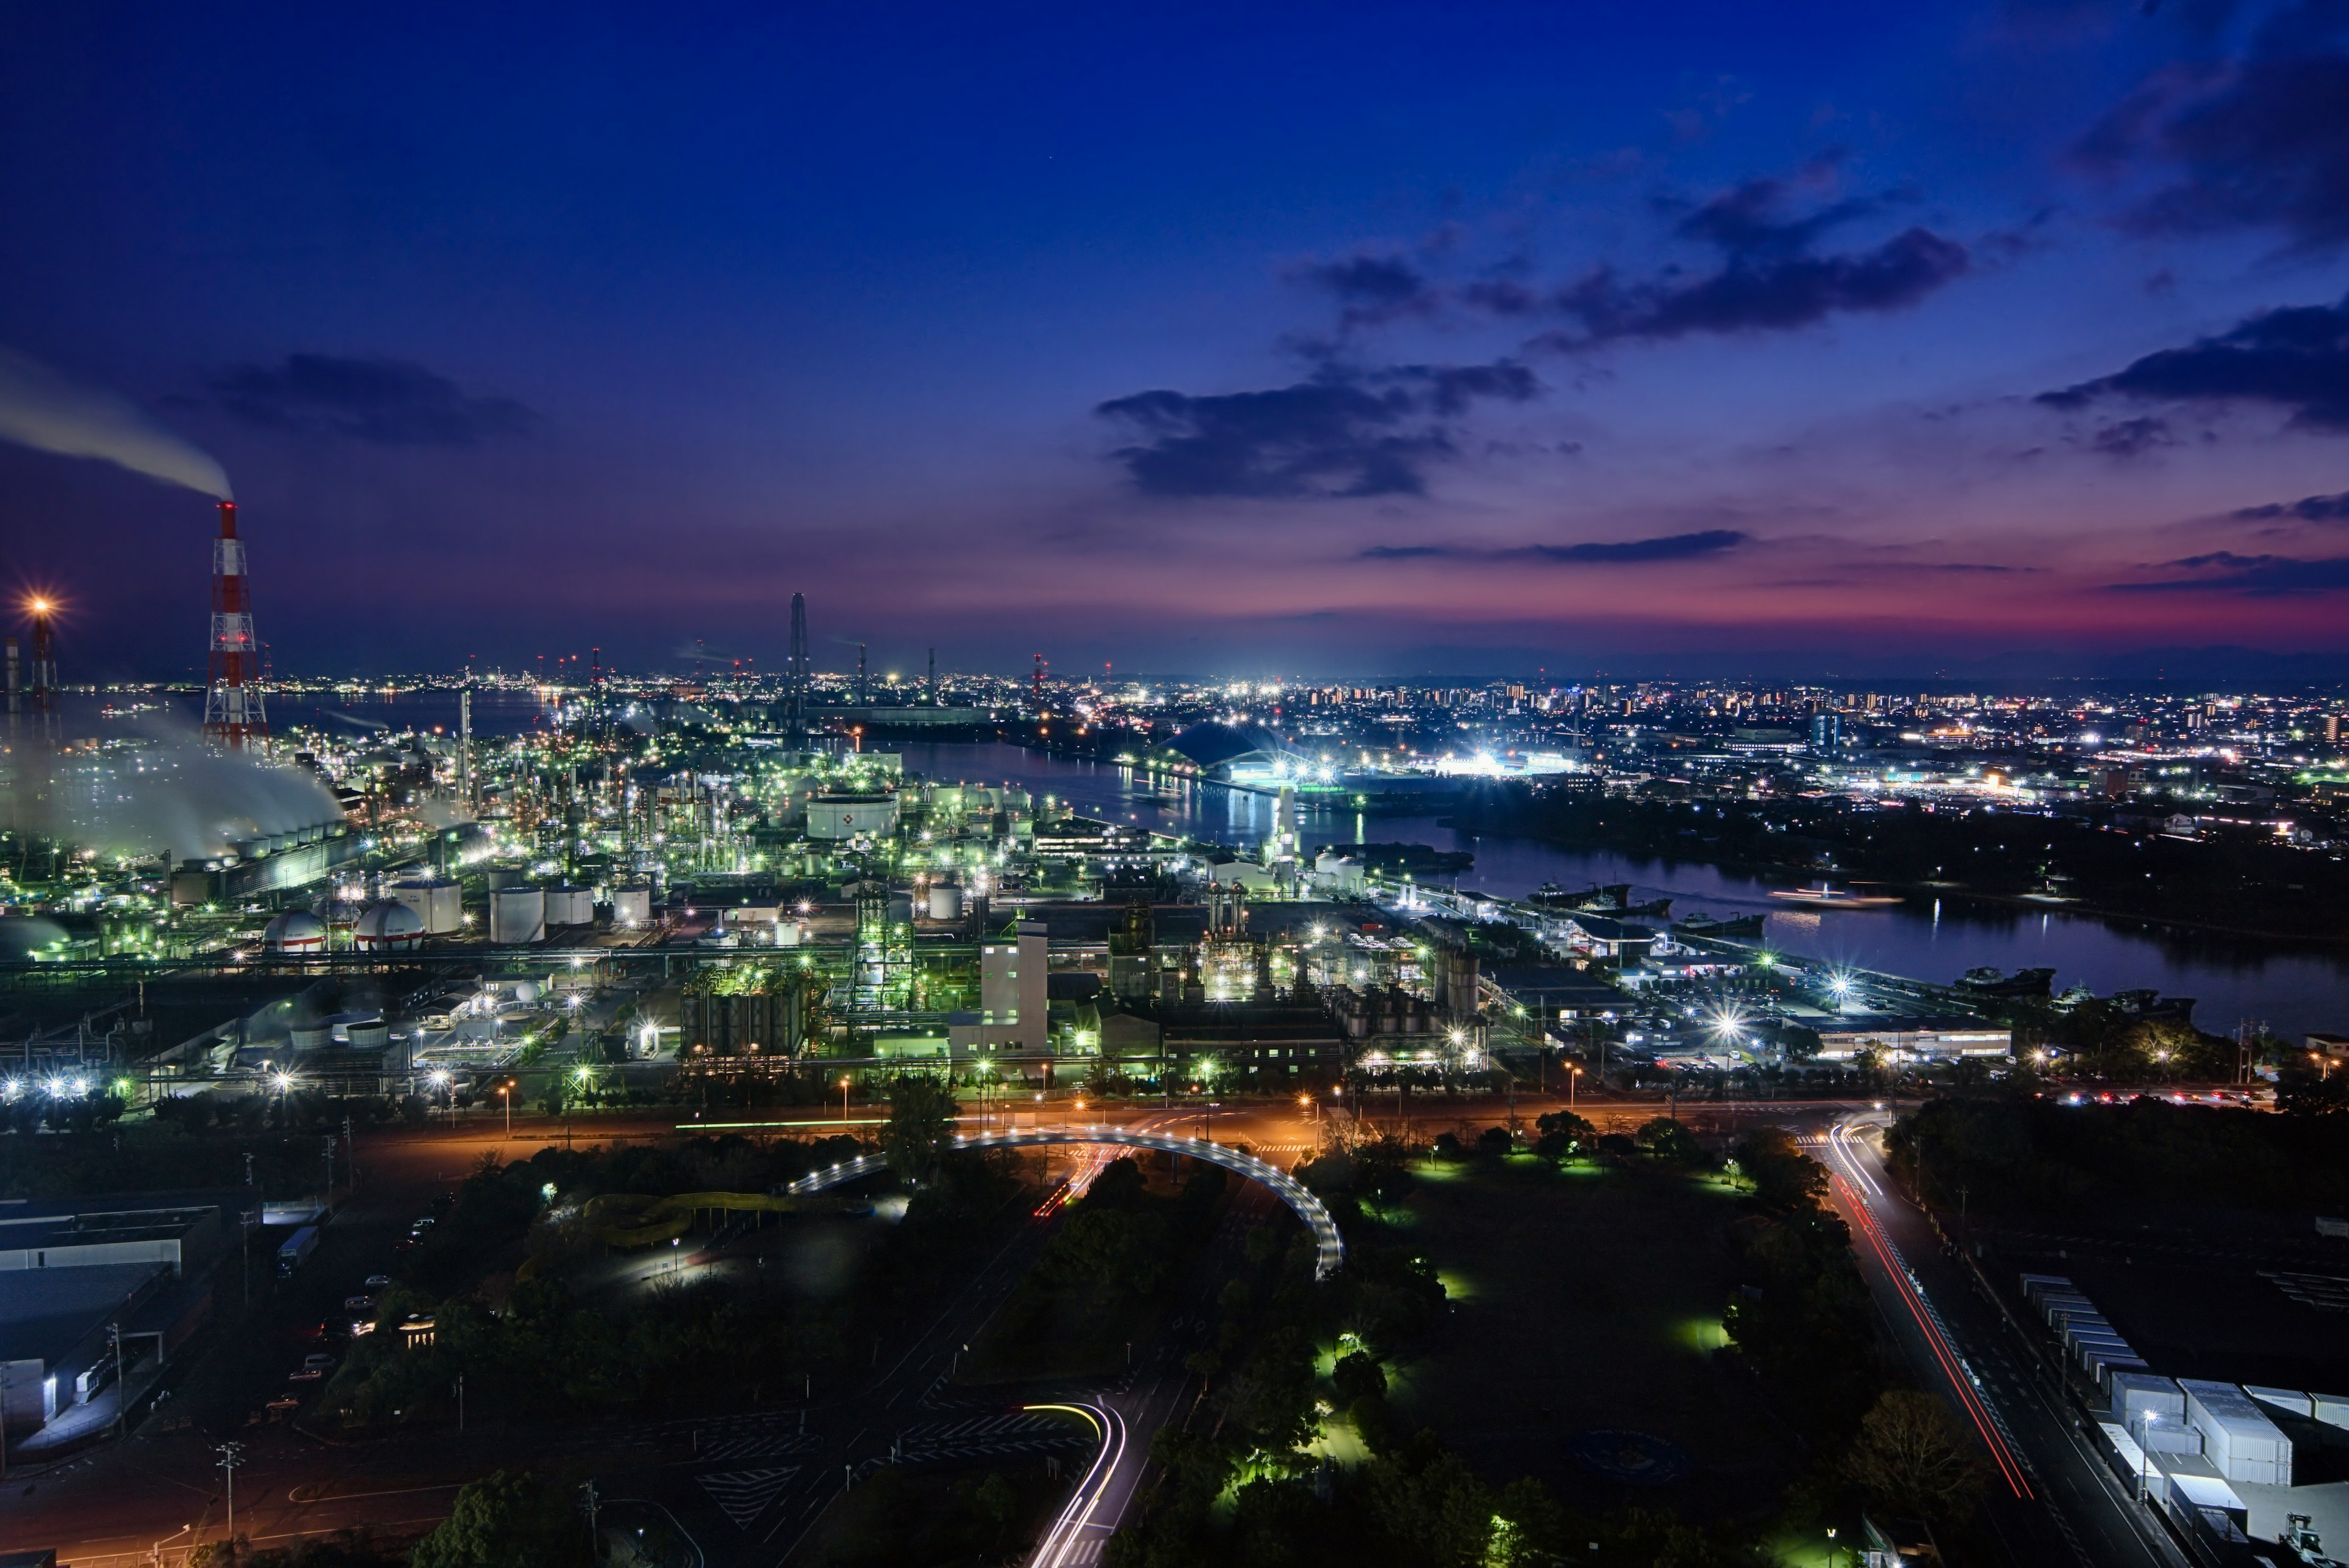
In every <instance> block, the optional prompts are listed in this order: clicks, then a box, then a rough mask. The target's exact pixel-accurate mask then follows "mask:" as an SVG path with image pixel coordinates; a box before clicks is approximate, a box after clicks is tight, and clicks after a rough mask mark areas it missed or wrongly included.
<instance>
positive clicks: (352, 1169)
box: [343, 1116, 359, 1192]
mask: <svg viewBox="0 0 2349 1568" xmlns="http://www.w3.org/2000/svg"><path fill="white" fill-rule="evenodd" d="M343 1150H344V1153H343V1160H344V1166H345V1169H346V1170H347V1171H348V1173H349V1175H350V1179H351V1185H350V1190H351V1191H354V1192H356V1191H358V1190H359V1140H357V1139H356V1138H354V1137H352V1136H351V1119H350V1118H349V1117H347V1116H346V1117H344V1118H343Z"/></svg>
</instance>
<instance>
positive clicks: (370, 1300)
mask: <svg viewBox="0 0 2349 1568" xmlns="http://www.w3.org/2000/svg"><path fill="white" fill-rule="evenodd" d="M343 1310H344V1311H345V1312H373V1311H374V1310H375V1297H373V1296H371V1295H347V1296H345V1297H343Z"/></svg>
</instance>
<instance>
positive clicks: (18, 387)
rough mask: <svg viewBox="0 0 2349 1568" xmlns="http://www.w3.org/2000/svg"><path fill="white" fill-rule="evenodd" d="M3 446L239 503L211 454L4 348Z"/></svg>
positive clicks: (125, 404)
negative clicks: (88, 462) (108, 467)
mask: <svg viewBox="0 0 2349 1568" xmlns="http://www.w3.org/2000/svg"><path fill="white" fill-rule="evenodd" d="M0 439H5V440H10V441H15V442H16V443H18V444H19V445H22V446H26V447H32V448H35V449H38V450H40V451H44V452H57V453H59V454H61V455H63V456H65V457H69V458H97V459H99V460H100V461H103V462H109V463H113V464H116V465H118V466H119V467H121V468H126V469H129V470H130V471H131V472H132V473H135V474H145V475H146V476H147V477H148V478H150V479H157V480H162V481H163V482H164V483H165V484H174V485H185V486H186V487H187V488H188V489H190V490H201V491H202V492H203V493H204V494H205V495H209V496H217V497H218V498H219V499H221V500H230V499H231V496H230V493H229V488H228V475H227V474H226V473H225V472H223V471H222V469H221V466H220V464H219V463H218V462H217V461H215V460H214V459H212V456H211V454H210V453H207V452H205V451H203V450H202V449H200V448H198V447H196V446H194V445H192V444H191V443H190V442H188V441H186V440H184V439H182V438H180V437H178V436H175V435H173V434H172V433H171V431H169V430H167V429H165V428H163V427H161V426H160V425H158V424H157V423H155V421H154V420H152V419H150V418H148V417H147V414H146V412H145V411H144V410H143V409H141V408H140V407H138V405H136V404H134V403H132V402H131V401H130V400H129V398H127V397H118V396H116V395H115V394H114V393H111V392H105V391H100V390H98V388H96V387H81V386H77V385H76V384H75V383H73V382H71V381H68V380H67V379H66V378H65V377H62V376H60V375H58V374H57V372H56V371H54V370H51V369H50V368H48V366H45V365H39V364H36V363H35V362H34V361H32V360H30V359H27V358H26V357H25V356H23V355H21V354H14V353H11V352H10V351H9V350H7V349H5V348H0Z"/></svg>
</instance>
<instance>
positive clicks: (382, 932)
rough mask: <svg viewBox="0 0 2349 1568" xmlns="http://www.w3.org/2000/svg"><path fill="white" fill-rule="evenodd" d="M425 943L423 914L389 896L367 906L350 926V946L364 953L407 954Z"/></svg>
mask: <svg viewBox="0 0 2349 1568" xmlns="http://www.w3.org/2000/svg"><path fill="white" fill-rule="evenodd" d="M423 943H424V917H423V916H422V915H420V914H419V913H416V912H415V911H414V910H412V909H410V908H409V907H408V905H406V904H405V903H398V902H396V901H394V900H390V899H386V900H385V901H384V902H383V903H378V904H372V905H370V906H368V908H367V909H366V910H365V911H363V912H362V913H360V915H359V919H358V923H357V925H354V926H352V927H351V945H352V946H353V947H356V948H357V949H358V950H359V951H360V952H361V953H405V952H407V951H408V950H409V949H410V948H413V947H420V946H422V945H423Z"/></svg>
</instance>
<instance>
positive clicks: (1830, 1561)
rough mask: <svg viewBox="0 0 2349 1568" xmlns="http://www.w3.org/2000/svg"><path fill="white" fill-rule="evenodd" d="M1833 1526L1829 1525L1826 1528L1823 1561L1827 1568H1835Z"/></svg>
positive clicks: (1834, 1534) (1834, 1533) (1834, 1535)
mask: <svg viewBox="0 0 2349 1568" xmlns="http://www.w3.org/2000/svg"><path fill="white" fill-rule="evenodd" d="M1835 1538H1836V1532H1835V1526H1834V1525H1832V1524H1830V1525H1828V1526H1827V1554H1826V1559H1825V1561H1826V1563H1827V1568H1835Z"/></svg>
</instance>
